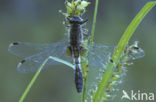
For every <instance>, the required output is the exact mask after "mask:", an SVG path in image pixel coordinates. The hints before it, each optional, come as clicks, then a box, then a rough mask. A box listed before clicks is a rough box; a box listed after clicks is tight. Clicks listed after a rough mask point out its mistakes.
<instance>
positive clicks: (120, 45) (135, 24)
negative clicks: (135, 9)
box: [93, 1, 156, 102]
mask: <svg viewBox="0 0 156 102" xmlns="http://www.w3.org/2000/svg"><path fill="white" fill-rule="evenodd" d="M155 5H156V1H153V2H148V3H147V4H146V5H145V6H144V7H143V8H142V10H141V11H140V12H139V13H138V14H137V16H136V17H135V18H134V19H133V21H132V22H131V23H130V24H129V26H128V28H127V29H126V31H125V32H124V34H123V36H122V37H121V39H120V41H119V43H118V46H117V48H116V50H115V51H114V54H113V56H112V60H113V63H111V62H109V64H108V66H107V70H106V72H105V74H104V75H103V78H102V80H101V82H99V84H98V89H97V91H96V94H95V96H94V97H93V102H100V100H101V98H102V96H103V92H104V91H105V88H106V86H107V84H108V82H109V79H110V77H111V75H112V72H113V70H114V68H115V66H116V65H117V64H118V62H119V59H120V57H121V55H122V53H123V51H124V49H125V47H126V45H127V43H128V41H129V39H130V38H131V36H132V34H133V33H134V31H135V30H136V28H137V27H138V25H139V24H140V22H141V21H142V20H143V18H144V17H145V16H146V15H147V13H148V12H149V11H150V10H151V9H152V8H153V7H154V6H155Z"/></svg>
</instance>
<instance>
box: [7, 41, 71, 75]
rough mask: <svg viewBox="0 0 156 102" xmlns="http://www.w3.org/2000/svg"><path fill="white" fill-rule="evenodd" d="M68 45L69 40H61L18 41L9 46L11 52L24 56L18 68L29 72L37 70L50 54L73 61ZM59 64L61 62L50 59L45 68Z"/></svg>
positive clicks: (20, 70)
mask: <svg viewBox="0 0 156 102" xmlns="http://www.w3.org/2000/svg"><path fill="white" fill-rule="evenodd" d="M66 46H67V40H61V41H59V42H56V43H52V44H31V43H18V44H15V45H14V44H11V45H10V46H9V52H11V53H12V54H14V55H17V56H19V57H21V58H24V60H23V61H22V62H20V63H19V64H18V67H17V70H18V71H19V72H20V73H29V72H35V71H37V70H38V68H39V67H40V66H41V64H42V63H43V61H44V60H45V59H46V58H48V57H49V56H54V57H58V58H61V59H63V60H66V61H68V62H71V58H70V56H67V55H66ZM23 51H24V52H23ZM25 57H26V58H25ZM59 64H61V63H59V62H56V61H54V60H49V61H48V62H47V63H46V65H45V66H44V68H43V69H45V68H46V67H48V66H52V65H59Z"/></svg>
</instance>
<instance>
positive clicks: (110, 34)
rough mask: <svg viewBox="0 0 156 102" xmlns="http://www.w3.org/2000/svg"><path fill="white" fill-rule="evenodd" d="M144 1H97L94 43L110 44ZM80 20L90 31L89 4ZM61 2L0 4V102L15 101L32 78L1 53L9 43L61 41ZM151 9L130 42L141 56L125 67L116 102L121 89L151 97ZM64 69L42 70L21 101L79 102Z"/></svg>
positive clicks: (70, 75) (38, 0) (3, 0)
mask: <svg viewBox="0 0 156 102" xmlns="http://www.w3.org/2000/svg"><path fill="white" fill-rule="evenodd" d="M148 1H150V0H137V1H136V0H120V1H115V0H109V1H108V0H100V1H99V9H98V17H97V22H96V32H95V42H98V43H103V44H106V45H116V44H117V42H118V41H119V39H120V37H121V35H122V34H123V32H124V30H125V29H126V27H127V25H128V24H129V23H130V21H131V20H132V19H133V17H134V16H135V15H136V14H137V13H138V11H139V10H140V9H141V8H142V7H143V5H145V3H146V2H148ZM90 2H91V5H90V6H89V8H88V10H87V12H86V15H85V16H84V18H88V19H89V22H88V24H87V27H88V29H89V30H90V29H91V22H92V17H93V9H94V0H90ZM60 9H61V10H63V11H65V6H64V0H55V1H54V0H35V1H32V0H22V1H21V0H1V1H0V42H1V43H0V82H1V84H0V90H1V91H0V101H2V102H17V100H18V99H19V97H20V96H21V94H22V93H23V91H24V89H25V88H26V86H27V84H28V83H29V81H30V80H31V78H32V76H33V74H34V73H30V74H19V73H18V72H17V70H16V65H17V63H18V62H19V61H20V60H21V59H19V58H17V57H15V56H13V55H11V54H10V53H8V51H7V48H8V45H9V44H10V43H11V42H15V41H21V42H36V43H44V42H46V43H47V42H54V41H58V40H59V39H62V38H64V37H65V29H64V25H63V24H62V21H63V20H64V18H63V16H62V14H60V13H58V10H60ZM155 12H156V8H153V10H152V11H151V12H150V13H149V14H148V15H147V16H146V17H145V19H144V21H143V22H142V23H141V25H140V26H139V27H138V29H137V31H136V32H135V34H134V36H133V37H132V39H131V40H130V42H133V41H134V40H139V41H140V45H141V47H142V48H143V49H144V51H145V52H146V56H145V57H144V58H143V59H139V60H136V61H135V62H134V63H135V64H134V65H133V66H131V67H129V68H128V73H127V76H126V78H125V79H126V80H124V82H123V84H122V85H121V86H120V88H119V89H120V91H119V92H118V94H119V96H118V97H116V102H121V99H120V98H121V95H120V94H122V91H121V90H122V89H126V90H131V89H132V90H136V91H137V90H141V91H143V92H155V86H156V82H155V72H156V69H155V67H156V63H155V59H156V54H155V52H156V46H155V43H156V40H155V38H156V35H155V33H156V31H155V28H156V22H155V20H156V13H155ZM65 67H67V66H57V67H49V68H47V69H46V70H44V71H42V72H41V74H40V76H39V78H38V80H37V81H36V83H35V84H34V86H33V88H32V90H31V91H30V93H29V95H28V96H27V98H26V99H25V102H73V101H74V102H79V101H80V95H79V94H78V93H77V92H76V89H75V85H74V78H73V77H74V74H73V70H70V69H68V68H65Z"/></svg>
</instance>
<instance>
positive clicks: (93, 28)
mask: <svg viewBox="0 0 156 102" xmlns="http://www.w3.org/2000/svg"><path fill="white" fill-rule="evenodd" d="M98 4H99V0H96V1H95V9H94V17H93V24H92V30H91V41H90V42H91V44H90V45H92V44H93V42H94V35H95V24H96V17H97V10H98Z"/></svg>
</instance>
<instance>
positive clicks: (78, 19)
mask: <svg viewBox="0 0 156 102" xmlns="http://www.w3.org/2000/svg"><path fill="white" fill-rule="evenodd" d="M67 19H68V21H69V23H70V24H80V25H81V24H84V23H85V22H87V21H88V20H85V21H84V20H83V19H82V18H81V17H80V16H73V17H72V18H69V17H68V18H67Z"/></svg>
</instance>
